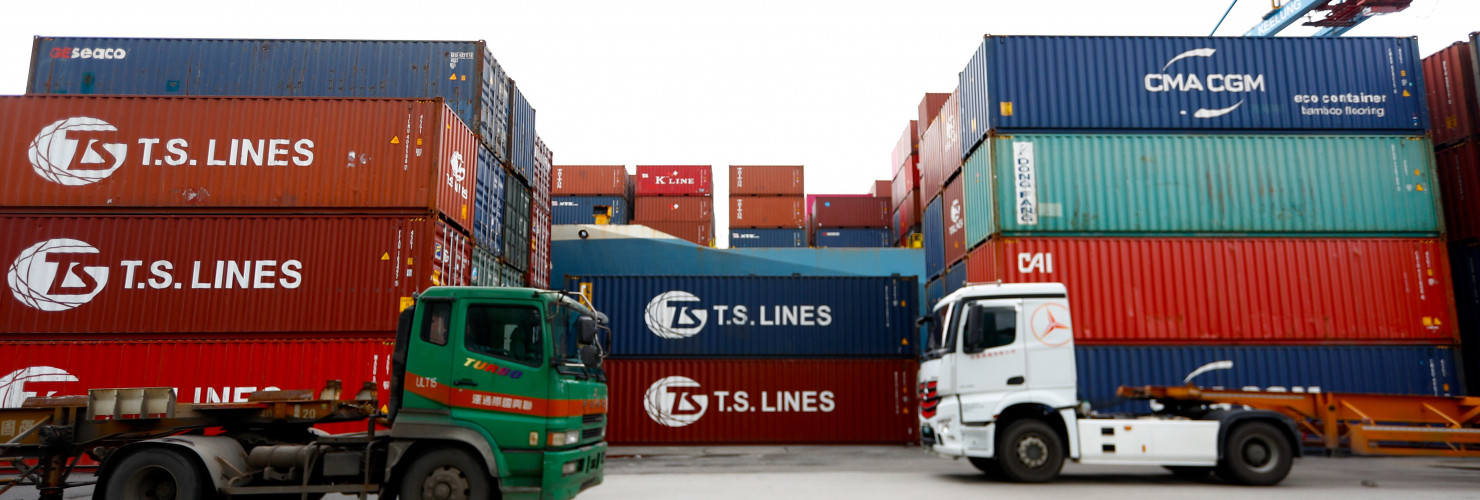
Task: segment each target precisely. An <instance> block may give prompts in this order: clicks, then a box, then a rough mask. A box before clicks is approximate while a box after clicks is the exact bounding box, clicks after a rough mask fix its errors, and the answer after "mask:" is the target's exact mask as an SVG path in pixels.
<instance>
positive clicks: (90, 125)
mask: <svg viewBox="0 0 1480 500" xmlns="http://www.w3.org/2000/svg"><path fill="white" fill-rule="evenodd" d="M112 132H118V127H114V126H113V125H112V124H109V123H108V122H105V121H103V120H99V119H97V118H88V117H85V116H80V117H75V118H68V119H65V120H60V121H57V122H55V123H52V124H51V125H47V126H46V127H45V128H43V129H41V133H39V134H36V138H35V139H32V140H31V146H30V148H29V150H28V153H29V154H30V158H31V168H32V169H34V170H35V171H36V175H40V176H41V178H43V179H46V180H48V181H51V182H55V183H57V184H62V185H65V186H85V185H88V184H92V183H94V182H98V181H101V180H103V179H107V178H108V176H110V175H113V171H115V170H118V167H121V166H123V160H124V158H126V157H127V156H128V144H124V143H120V142H105V140H106V139H109V138H112V136H113V135H114V134H112Z"/></svg>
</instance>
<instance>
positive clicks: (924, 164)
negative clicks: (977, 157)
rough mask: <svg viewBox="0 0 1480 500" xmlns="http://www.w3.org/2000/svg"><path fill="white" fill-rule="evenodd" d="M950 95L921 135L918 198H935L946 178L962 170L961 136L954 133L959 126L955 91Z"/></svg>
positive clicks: (947, 179)
mask: <svg viewBox="0 0 1480 500" xmlns="http://www.w3.org/2000/svg"><path fill="white" fill-rule="evenodd" d="M949 96H950V98H949V99H948V100H947V102H946V105H945V107H944V108H942V111H941V113H940V117H938V118H937V119H936V121H935V122H934V123H931V124H930V127H929V129H927V130H926V131H925V134H924V137H922V138H921V139H920V197H921V199H926V200H929V199H933V198H935V195H937V194H940V191H941V188H943V187H945V184H946V181H949V180H950V179H951V177H953V176H955V175H956V173H957V172H959V171H961V138H960V137H957V136H958V135H959V134H958V133H957V132H958V131H959V130H961V129H960V124H959V123H957V118H958V117H959V116H960V112H959V111H958V110H957V109H956V94H955V93H952V94H949Z"/></svg>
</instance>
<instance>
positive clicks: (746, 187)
mask: <svg viewBox="0 0 1480 500" xmlns="http://www.w3.org/2000/svg"><path fill="white" fill-rule="evenodd" d="M805 181H806V179H805V178H804V175H803V169H802V166H801V165H730V248H802V247H806V246H807V230H806V220H805V219H806V209H805V205H804V204H805V202H806V198H805V195H806V191H805Z"/></svg>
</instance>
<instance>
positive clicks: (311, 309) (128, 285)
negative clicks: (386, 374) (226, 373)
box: [0, 215, 472, 336]
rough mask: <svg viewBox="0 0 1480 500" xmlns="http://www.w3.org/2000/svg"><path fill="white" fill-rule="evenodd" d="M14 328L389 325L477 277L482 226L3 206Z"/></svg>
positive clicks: (143, 331) (209, 331)
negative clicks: (68, 212) (430, 294)
mask: <svg viewBox="0 0 1480 500" xmlns="http://www.w3.org/2000/svg"><path fill="white" fill-rule="evenodd" d="M0 234H5V235H6V238H5V240H4V242H0V250H3V253H0V255H3V256H4V257H3V258H4V259H7V260H6V261H5V262H9V263H10V267H9V272H8V273H7V277H8V279H7V282H8V284H9V288H10V293H11V297H12V298H11V299H6V300H0V334H8V335H30V334H38V335H59V334H61V335H105V334H109V335H111V334H127V335H166V334H201V335H213V336H214V335H219V334H228V335H271V334H281V333H288V332H313V333H318V334H331V333H344V332H381V331H390V330H393V329H394V328H395V320H396V314H397V313H399V312H400V310H401V308H402V307H403V306H404V305H405V304H406V303H407V302H409V301H410V300H411V296H412V294H413V293H416V292H419V291H421V290H423V289H425V288H426V287H428V286H432V285H466V284H469V278H470V274H471V271H472V265H471V258H472V243H471V241H470V240H469V238H468V237H467V236H466V235H465V234H463V233H461V232H458V231H457V230H455V229H454V228H451V227H450V226H448V225H447V224H445V223H443V222H442V221H440V220H438V219H435V218H428V217H425V216H421V217H417V216H405V215H403V216H353V217H341V216H134V217H116V216H89V217H61V216H50V217H45V216H0Z"/></svg>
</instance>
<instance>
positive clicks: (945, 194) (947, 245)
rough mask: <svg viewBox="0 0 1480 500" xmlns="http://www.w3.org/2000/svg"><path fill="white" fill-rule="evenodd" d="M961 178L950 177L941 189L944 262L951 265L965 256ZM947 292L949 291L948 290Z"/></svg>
mask: <svg viewBox="0 0 1480 500" xmlns="http://www.w3.org/2000/svg"><path fill="white" fill-rule="evenodd" d="M961 181H962V180H961V178H960V177H957V178H955V179H952V180H951V182H950V183H949V184H946V187H945V189H944V190H942V191H941V206H940V210H941V216H942V219H941V224H942V227H944V228H945V231H944V235H945V241H943V242H941V248H943V249H944V250H945V259H946V260H945V263H946V265H948V266H949V265H952V264H955V263H957V262H960V261H961V259H964V258H966V249H967V245H966V206H965V203H964V201H965V200H963V199H962V194H961V191H962V184H963V183H962V182H961ZM948 293H949V292H948Z"/></svg>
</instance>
